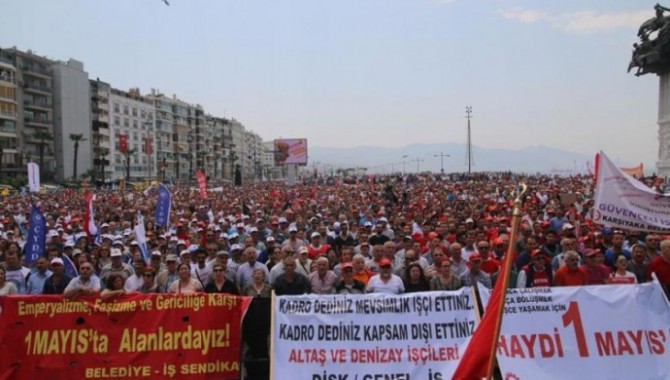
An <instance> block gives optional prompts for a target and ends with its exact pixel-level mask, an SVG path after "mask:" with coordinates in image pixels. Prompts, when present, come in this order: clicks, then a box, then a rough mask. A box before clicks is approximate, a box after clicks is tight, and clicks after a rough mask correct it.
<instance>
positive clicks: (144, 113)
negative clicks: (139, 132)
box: [140, 110, 147, 119]
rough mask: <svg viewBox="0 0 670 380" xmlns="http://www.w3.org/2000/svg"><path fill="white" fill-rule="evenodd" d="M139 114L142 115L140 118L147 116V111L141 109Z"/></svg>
mask: <svg viewBox="0 0 670 380" xmlns="http://www.w3.org/2000/svg"><path fill="white" fill-rule="evenodd" d="M140 115H142V119H144V118H145V117H146V116H147V112H146V111H145V110H142V112H141V113H140Z"/></svg>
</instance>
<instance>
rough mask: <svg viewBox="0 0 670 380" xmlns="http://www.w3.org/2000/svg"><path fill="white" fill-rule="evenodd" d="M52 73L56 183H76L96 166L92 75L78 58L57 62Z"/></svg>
mask: <svg viewBox="0 0 670 380" xmlns="http://www.w3.org/2000/svg"><path fill="white" fill-rule="evenodd" d="M52 73H53V85H54V88H53V99H54V104H53V111H54V148H55V155H56V180H58V181H64V180H66V179H74V180H76V179H77V178H78V177H81V176H82V175H84V174H86V173H87V172H88V171H89V170H90V169H91V168H92V164H93V149H92V148H91V127H90V126H91V93H90V85H89V81H88V73H87V72H86V71H84V64H83V63H82V62H79V61H76V60H74V59H70V60H69V61H68V62H60V61H59V62H56V63H54V64H53V66H52ZM76 140H78V141H76ZM75 148H76V150H75ZM75 154H76V157H75ZM75 161H76V163H75ZM75 167H76V173H75Z"/></svg>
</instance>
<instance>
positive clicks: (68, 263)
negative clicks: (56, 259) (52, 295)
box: [61, 254, 79, 278]
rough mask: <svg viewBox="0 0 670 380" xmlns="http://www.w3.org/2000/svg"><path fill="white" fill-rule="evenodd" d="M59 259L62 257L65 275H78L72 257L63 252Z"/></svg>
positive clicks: (73, 276)
mask: <svg viewBox="0 0 670 380" xmlns="http://www.w3.org/2000/svg"><path fill="white" fill-rule="evenodd" d="M61 259H63V272H64V273H65V274H66V275H68V276H70V277H72V278H75V277H77V276H79V273H78V272H77V267H76V266H75V265H74V263H73V262H72V259H70V256H68V255H65V254H64V255H63V256H62V257H61Z"/></svg>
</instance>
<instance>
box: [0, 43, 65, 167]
mask: <svg viewBox="0 0 670 380" xmlns="http://www.w3.org/2000/svg"><path fill="white" fill-rule="evenodd" d="M53 63H54V62H53V61H52V60H50V59H48V58H45V57H40V56H38V55H36V54H34V53H33V52H32V51H30V50H28V51H27V52H23V51H20V50H18V49H16V48H15V47H14V48H11V49H0V176H2V175H4V174H6V175H9V176H18V175H25V174H26V163H27V162H29V161H35V162H37V163H38V164H40V171H41V177H42V178H43V179H52V178H53V177H54V170H55V167H56V166H55V161H56V160H55V157H54V144H53V141H54V136H53V133H54V120H53V77H52V73H51V65H52V64H53Z"/></svg>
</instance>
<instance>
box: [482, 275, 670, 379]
mask: <svg viewBox="0 0 670 380" xmlns="http://www.w3.org/2000/svg"><path fill="white" fill-rule="evenodd" d="M479 291H480V294H481V296H482V302H483V303H484V302H487V300H488V296H489V291H488V290H487V289H484V288H482V287H480V288H479ZM669 326H670V305H669V304H668V302H667V299H666V298H665V296H664V294H663V290H662V289H661V287H660V285H659V284H658V283H656V282H654V283H646V284H641V285H599V286H580V287H553V288H529V289H509V290H508V293H507V299H506V303H505V315H504V317H503V320H502V329H501V333H500V339H499V344H498V350H497V358H498V363H499V364H500V369H501V372H502V374H503V378H506V379H540V378H555V379H578V378H583V377H584V375H585V374H589V376H594V377H595V378H600V379H667V378H668V377H670V351H669V349H670V347H669V343H670V342H669V338H670V329H669V328H668V327H669Z"/></svg>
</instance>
